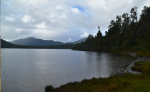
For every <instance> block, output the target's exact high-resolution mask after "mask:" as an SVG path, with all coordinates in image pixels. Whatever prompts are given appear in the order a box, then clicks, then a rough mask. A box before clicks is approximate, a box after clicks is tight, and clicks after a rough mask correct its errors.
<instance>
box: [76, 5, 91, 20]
mask: <svg viewBox="0 0 150 92" xmlns="http://www.w3.org/2000/svg"><path fill="white" fill-rule="evenodd" d="M73 8H77V9H78V10H79V11H81V12H82V14H84V15H85V16H88V17H89V18H91V17H92V16H91V14H90V13H88V12H86V9H89V8H88V7H82V6H79V5H75V6H73Z"/></svg>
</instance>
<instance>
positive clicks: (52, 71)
mask: <svg viewBox="0 0 150 92" xmlns="http://www.w3.org/2000/svg"><path fill="white" fill-rule="evenodd" d="M1 51H2V60H1V61H2V64H1V65H2V76H1V77H2V92H27V91H28V92H34V91H35V92H38V91H39V92H44V87H45V86H46V85H53V86H54V87H59V86H61V85H63V84H66V83H68V82H74V81H82V80H83V79H91V78H93V77H96V78H99V77H109V76H111V75H113V74H118V73H123V71H124V69H125V68H124V66H125V65H127V64H129V63H131V62H132V61H133V60H134V58H133V57H131V56H129V55H122V54H115V53H100V52H94V51H72V50H64V49H59V50H58V49H2V50H1ZM14 53H15V54H14Z"/></svg>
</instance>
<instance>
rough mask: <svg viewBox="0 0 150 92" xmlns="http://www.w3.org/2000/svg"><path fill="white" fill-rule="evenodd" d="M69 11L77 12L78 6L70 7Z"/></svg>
mask: <svg viewBox="0 0 150 92" xmlns="http://www.w3.org/2000/svg"><path fill="white" fill-rule="evenodd" d="M71 11H73V12H76V13H77V12H79V10H78V8H71Z"/></svg>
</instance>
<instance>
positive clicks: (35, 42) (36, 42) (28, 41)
mask: <svg viewBox="0 0 150 92" xmlns="http://www.w3.org/2000/svg"><path fill="white" fill-rule="evenodd" d="M10 43H13V44H18V45H26V46H51V45H53V46H54V45H62V44H64V43H63V42H58V41H52V40H42V39H37V38H33V37H29V38H25V39H18V40H14V41H10Z"/></svg>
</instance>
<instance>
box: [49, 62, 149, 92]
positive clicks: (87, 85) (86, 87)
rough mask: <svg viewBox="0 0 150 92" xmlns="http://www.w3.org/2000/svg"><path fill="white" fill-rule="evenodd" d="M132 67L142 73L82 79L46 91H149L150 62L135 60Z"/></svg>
mask: <svg viewBox="0 0 150 92" xmlns="http://www.w3.org/2000/svg"><path fill="white" fill-rule="evenodd" d="M133 68H135V69H137V70H138V69H139V70H140V71H141V72H142V73H141V74H138V75H135V74H129V73H126V74H124V75H115V76H112V77H109V78H98V79H95V78H93V79H90V80H83V81H81V82H74V83H68V84H65V85H62V86H61V87H59V88H54V90H53V91H47V92H150V62H136V63H135V66H133V67H132V69H133Z"/></svg>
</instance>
